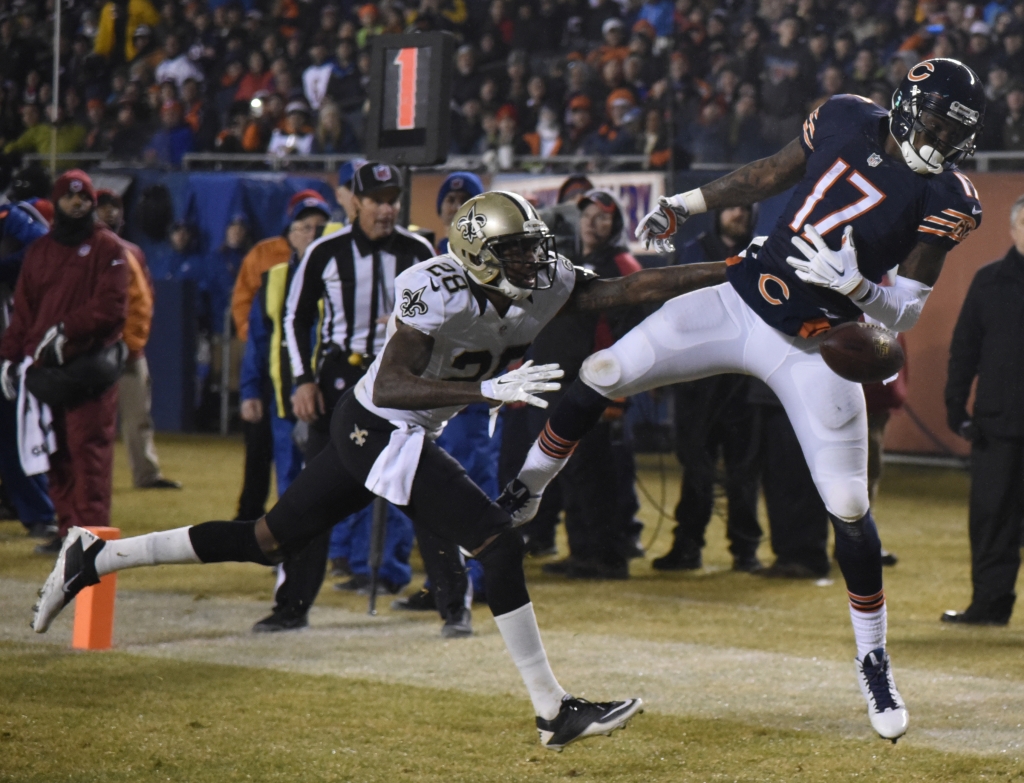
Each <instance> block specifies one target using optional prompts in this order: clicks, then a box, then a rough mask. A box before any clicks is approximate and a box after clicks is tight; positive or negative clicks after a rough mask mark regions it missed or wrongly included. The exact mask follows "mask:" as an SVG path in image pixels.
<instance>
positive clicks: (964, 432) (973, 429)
mask: <svg viewBox="0 0 1024 783" xmlns="http://www.w3.org/2000/svg"><path fill="white" fill-rule="evenodd" d="M957 435H959V436H960V437H961V438H963V439H964V440H967V441H970V442H971V443H973V444H974V445H976V446H980V445H982V444H983V443H984V440H985V438H984V436H983V435H982V432H981V429H980V428H979V427H978V425H977V424H975V423H974V421H972V420H971V419H967V421H965V422H963V423H961V425H960V427H959V429H958V430H957Z"/></svg>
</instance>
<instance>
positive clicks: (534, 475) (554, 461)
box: [519, 440, 572, 496]
mask: <svg viewBox="0 0 1024 783" xmlns="http://www.w3.org/2000/svg"><path fill="white" fill-rule="evenodd" d="M569 453H570V454H572V452H571V451H570V452H569ZM568 461H569V457H568V456H566V457H564V458H561V459H559V458H557V457H552V456H551V455H549V454H547V453H545V452H544V450H543V449H542V448H541V443H540V441H539V440H536V441H534V442H533V445H532V446H530V451H529V452H528V453H527V454H526V462H524V463H523V467H522V470H520V471H519V480H520V481H522V482H523V483H524V484H525V485H526V486H527V488H528V489H529V490H530V494H531V495H534V496H536V495H542V494H543V493H544V490H545V489H546V488H547V486H548V484H550V483H551V480H552V479H553V478H554V477H555V476H557V475H558V471H560V470H561V469H562V468H564V467H565V463H566V462H568Z"/></svg>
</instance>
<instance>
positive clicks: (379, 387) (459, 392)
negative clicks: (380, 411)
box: [373, 321, 489, 410]
mask: <svg viewBox="0 0 1024 783" xmlns="http://www.w3.org/2000/svg"><path fill="white" fill-rule="evenodd" d="M397 326H398V329H397V331H396V332H395V333H394V334H393V335H392V336H391V339H390V340H388V344H387V347H385V349H384V356H382V357H381V361H380V367H379V368H378V370H377V377H376V378H375V379H374V382H373V404H374V405H377V406H378V407H381V408H394V409H395V410H430V409H432V408H446V407H448V406H452V405H469V404H471V403H474V402H489V400H488V399H487V398H486V397H484V396H483V395H482V394H481V393H480V384H479V383H467V382H466V381H442V380H434V379H432V378H423V377H421V375H422V373H423V372H424V371H425V370H426V369H427V365H428V364H430V354H431V352H432V351H433V350H434V338H433V337H431V336H430V335H427V334H423V332H421V331H419V330H418V329H414V328H413V327H411V326H409V325H407V324H404V323H402V322H401V321H398V324H397Z"/></svg>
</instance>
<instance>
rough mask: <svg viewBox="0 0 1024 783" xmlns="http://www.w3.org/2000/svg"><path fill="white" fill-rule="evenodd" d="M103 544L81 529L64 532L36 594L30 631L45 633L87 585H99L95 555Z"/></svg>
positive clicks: (104, 543) (100, 540) (103, 542)
mask: <svg viewBox="0 0 1024 783" xmlns="http://www.w3.org/2000/svg"><path fill="white" fill-rule="evenodd" d="M105 545H106V542H105V541H104V540H103V539H101V538H99V537H98V536H94V535H93V534H92V533H90V532H89V531H88V530H86V529H85V528H83V527H73V528H71V530H69V531H68V535H67V538H65V539H64V545H63V546H62V547H61V549H60V553H59V554H58V555H57V562H56V563H54V565H53V570H52V571H51V572H50V575H49V576H48V577H47V578H46V583H45V584H44V585H43V589H42V590H40V591H39V602H38V603H37V604H36V605H35V607H34V610H35V611H34V614H33V615H32V630H33V631H35V632H36V633H46V629H47V628H49V627H50V623H51V622H53V618H54V617H56V616H57V615H58V614H60V610H61V609H63V608H64V607H65V606H67V605H68V604H69V603H71V602H72V601H73V600H74V598H75V596H76V595H78V594H79V593H80V592H81V591H82V590H83V589H84V588H86V587H89V586H90V585H95V584H99V581H100V578H99V576H98V575H97V574H96V555H98V554H99V552H100V550H101V549H103V547H104V546H105Z"/></svg>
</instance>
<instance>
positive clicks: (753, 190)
mask: <svg viewBox="0 0 1024 783" xmlns="http://www.w3.org/2000/svg"><path fill="white" fill-rule="evenodd" d="M806 170H807V158H806V156H805V155H804V151H803V148H802V147H801V146H800V141H799V140H798V139H793V141H791V142H790V143H789V144H787V145H786V146H785V147H783V148H782V149H781V150H779V151H778V152H776V153H775V154H774V155H772V156H770V157H767V158H761V160H755V161H754V162H753V163H748V164H747V165H746V166H743V167H742V168H738V169H736V171H733V172H730V173H729V174H726V175H725V176H724V177H719V178H718V179H716V180H715V181H714V182H709V183H708V184H707V185H702V186H701V188H700V192H701V193H702V194H703V195H704V202H705V203H706V204H707V208H708V209H709V210H713V209H727V208H728V207H745V206H749V205H750V204H754V203H756V202H758V201H763V200H764V199H766V198H769V197H771V196H775V195H777V194H779V193H782V192H783V191H784V190H787V189H788V188H791V187H792V186H793V185H795V184H796V183H797V182H799V181H800V178H801V177H803V175H804V172H805V171H806Z"/></svg>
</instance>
